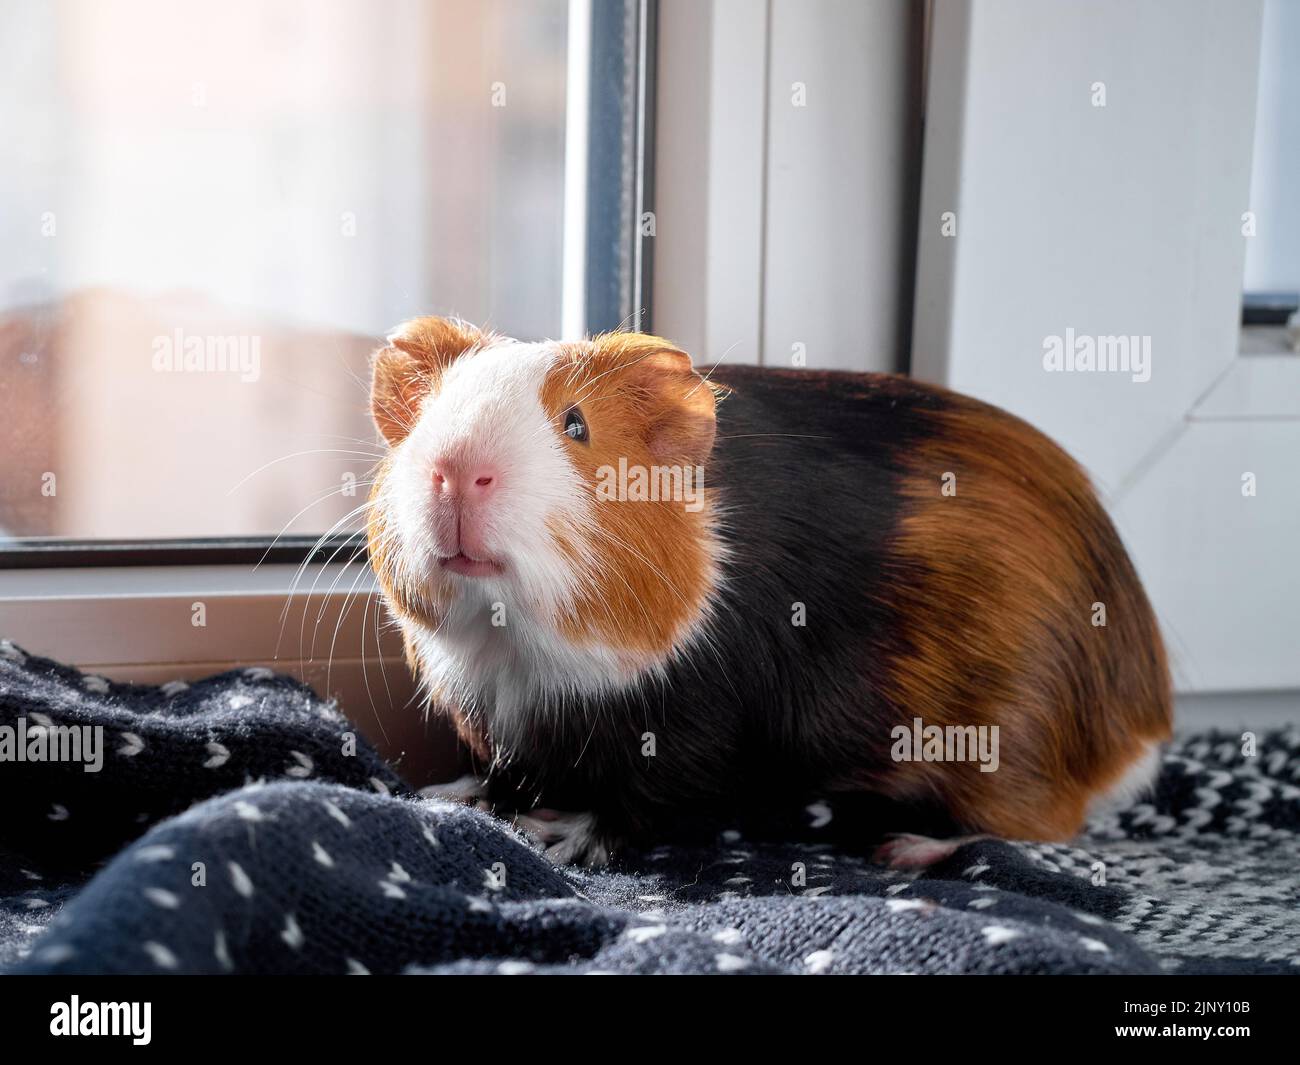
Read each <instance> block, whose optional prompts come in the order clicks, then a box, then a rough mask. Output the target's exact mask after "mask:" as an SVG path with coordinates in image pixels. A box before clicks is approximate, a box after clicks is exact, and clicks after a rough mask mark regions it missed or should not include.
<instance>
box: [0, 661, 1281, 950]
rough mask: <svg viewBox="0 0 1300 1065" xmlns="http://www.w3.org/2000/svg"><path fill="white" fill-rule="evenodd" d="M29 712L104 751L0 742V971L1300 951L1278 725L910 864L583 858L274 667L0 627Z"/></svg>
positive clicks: (1186, 750) (745, 846) (1207, 739)
mask: <svg viewBox="0 0 1300 1065" xmlns="http://www.w3.org/2000/svg"><path fill="white" fill-rule="evenodd" d="M20 718H22V719H24V722H23V727H24V728H25V729H26V730H28V735H30V730H31V729H33V728H35V729H42V728H58V727H61V726H68V725H88V726H91V727H93V726H96V725H98V726H102V727H103V729H104V733H103V735H104V742H105V753H104V760H103V766H102V769H101V770H100V771H99V772H96V773H87V772H85V771H84V767H83V765H82V764H81V763H77V762H32V761H24V762H17V761H6V762H0V802H2V803H3V810H4V817H3V818H2V819H0V896H2V898H0V966H3V968H4V970H5V971H8V972H15V973H23V972H46V973H48V972H76V973H126V972H150V973H153V972H210V973H221V972H236V973H337V974H344V973H366V972H369V973H397V972H411V973H419V972H443V973H529V972H534V973H543V972H556V973H590V972H612V973H638V972H639V973H664V972H722V973H808V974H817V973H845V972H854V973H888V972H911V973H930V972H935V973H938V972H942V973H1000V972H1005V973H1057V972H1072V973H1079V972H1097V973H1107V972H1158V971H1161V970H1174V971H1183V972H1217V971H1225V972H1300V968H1298V966H1300V917H1297V913H1298V912H1300V911H1298V909H1297V902H1300V849H1297V845H1296V843H1297V839H1300V836H1298V835H1297V830H1298V829H1300V788H1297V787H1296V786H1295V783H1294V782H1295V780H1296V778H1297V770H1298V769H1300V734H1297V733H1296V732H1294V731H1291V732H1278V733H1274V734H1269V735H1267V736H1263V737H1260V740H1259V750H1260V753H1259V754H1258V755H1257V756H1255V757H1254V758H1253V759H1252V760H1250V761H1249V762H1244V761H1243V760H1242V758H1241V755H1240V751H1239V746H1240V745H1239V743H1238V742H1237V738H1235V737H1234V738H1229V737H1222V736H1201V737H1192V738H1189V739H1187V740H1185V741H1183V742H1182V743H1181V744H1178V745H1176V746H1175V748H1174V749H1173V751H1171V752H1170V753H1169V754H1168V755H1167V757H1166V763H1165V767H1164V773H1163V776H1162V779H1161V785H1160V788H1159V790H1158V792H1157V795H1156V797H1155V799H1154V800H1153V801H1152V802H1151V803H1147V804H1143V805H1139V806H1135V807H1133V808H1131V809H1129V810H1127V811H1124V812H1122V813H1120V814H1116V815H1114V816H1113V817H1112V818H1110V819H1109V820H1106V821H1103V822H1100V823H1095V824H1094V825H1093V826H1092V827H1091V829H1090V834H1089V835H1088V836H1086V837H1084V838H1083V839H1082V840H1080V841H1078V842H1077V843H1076V845H1074V846H1071V847H1053V846H1044V845H1037V846H1030V845H1022V844H1010V843H1002V842H993V841H981V842H975V843H971V844H968V845H967V846H965V847H963V848H961V849H960V850H959V851H957V853H956V854H954V855H953V856H952V857H951V858H950V859H948V860H947V861H945V862H943V863H942V864H940V865H939V866H937V867H935V868H933V869H931V870H930V871H928V872H927V873H926V874H925V875H922V876H916V875H914V874H905V873H899V872H895V871H891V870H886V869H882V868H879V867H877V866H874V865H872V864H871V863H870V862H869V861H868V860H867V859H866V858H865V857H864V856H863V855H859V854H853V853H846V852H844V851H843V850H839V849H837V848H836V847H834V846H833V845H831V844H830V843H828V842H819V841H818V839H817V835H816V832H815V830H810V831H811V832H812V834H811V836H810V837H809V836H805V837H803V838H800V839H799V840H798V841H797V842H762V843H759V842H753V841H750V840H746V839H744V838H741V837H740V835H739V834H738V833H737V832H734V831H732V832H725V833H723V834H722V835H721V836H719V838H718V839H717V840H716V841H715V842H713V843H712V844H710V845H707V846H702V845H693V846H689V847H687V846H679V847H669V846H664V847H661V848H659V849H657V850H653V851H650V852H648V853H644V854H634V855H628V856H625V857H624V858H623V859H622V860H621V862H620V864H619V865H618V866H617V867H616V868H615V869H614V870H612V871H606V872H601V873H589V872H582V871H576V870H572V869H562V868H556V867H555V866H553V865H551V864H550V862H548V861H547V859H546V858H544V857H543V856H542V855H541V854H540V853H538V852H537V851H536V850H535V849H534V848H533V847H532V846H530V844H529V843H528V842H527V841H526V840H525V839H524V837H522V836H521V835H519V834H518V833H516V832H515V831H514V830H513V829H512V828H511V827H510V826H509V825H507V824H505V823H503V822H501V821H499V820H497V819H495V818H493V817H491V816H489V815H488V814H485V813H481V812H478V811H475V810H472V809H469V808H466V807H462V806H457V805H453V804H450V803H446V802H442V801H435V800H425V799H422V798H420V797H419V796H417V795H413V794H412V793H411V792H410V791H409V790H408V789H406V788H405V787H404V786H403V784H402V782H401V781H400V780H399V779H398V777H397V776H396V775H395V774H394V773H393V772H392V771H391V769H389V768H388V767H387V766H386V765H384V763H383V762H382V761H381V759H380V758H379V757H378V756H377V755H376V754H375V753H374V752H373V751H372V750H371V749H370V748H369V747H367V746H366V745H365V744H364V742H362V741H359V740H358V742H357V744H356V747H355V752H354V753H353V752H352V748H351V746H350V744H349V743H348V742H347V736H348V734H349V733H350V732H351V729H350V726H349V724H348V723H347V721H346V720H345V719H344V718H343V717H342V716H341V715H340V714H339V713H338V712H337V711H336V710H335V709H334V708H333V707H332V706H330V705H328V704H326V703H324V702H322V701H321V700H320V699H319V698H317V697H316V696H315V695H314V694H313V693H312V692H311V691H310V690H308V689H306V688H304V687H302V686H300V685H298V684H296V683H295V682H293V681H291V680H289V679H287V678H284V677H280V676H276V675H274V674H271V673H269V672H267V671H264V670H251V671H237V672H232V673H226V674H223V675H221V676H219V677H213V678H210V679H208V680H205V681H202V682H199V683H195V684H192V685H188V686H182V685H169V686H166V687H165V688H152V687H135V686H127V685H117V684H110V683H108V682H106V681H103V680H102V679H101V678H94V677H87V676H84V675H82V674H80V673H78V672H77V671H75V670H71V669H68V668H66V667H63V666H59V665H57V664H56V663H53V662H50V661H48V660H45V659H40V658H36V657H33V656H30V655H27V654H25V653H24V652H23V651H22V650H21V649H19V648H17V647H15V646H13V645H12V644H8V643H0V727H6V726H7V727H10V728H17V727H18V719H20ZM833 816H834V810H833V809H832V808H831V807H829V806H824V805H819V806H818V807H817V808H816V809H815V810H813V812H812V813H811V814H810V816H809V818H808V820H809V821H810V822H812V823H814V824H824V823H825V822H827V821H828V819H831V818H833ZM1233 884H1235V885H1236V887H1235V888H1234V887H1233V886H1232V885H1233ZM1234 891H1235V892H1236V894H1235V895H1234Z"/></svg>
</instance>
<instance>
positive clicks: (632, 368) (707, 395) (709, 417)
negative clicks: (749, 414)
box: [627, 348, 723, 466]
mask: <svg viewBox="0 0 1300 1065" xmlns="http://www.w3.org/2000/svg"><path fill="white" fill-rule="evenodd" d="M627 372H628V377H629V380H630V382H631V383H632V384H633V385H634V387H636V388H637V389H638V390H644V391H645V392H646V393H648V394H649V404H648V406H647V410H648V411H649V425H648V434H647V440H646V443H647V445H648V447H649V449H650V454H651V455H652V456H653V457H654V459H655V461H656V462H659V463H662V464H663V465H666V466H667V465H678V464H682V465H690V466H702V465H703V464H704V462H705V461H706V460H707V459H708V457H709V454H710V453H711V452H712V451H713V438H714V435H715V434H716V432H717V418H716V408H717V400H718V396H719V395H720V394H722V392H723V390H722V389H720V388H718V387H716V386H715V385H713V383H712V382H710V381H707V380H705V378H703V377H701V376H700V375H699V374H698V373H696V372H695V368H694V366H693V365H692V364H691V357H690V356H689V355H687V354H686V353H685V352H684V351H677V350H676V349H673V348H661V349H659V350H657V351H652V352H650V353H649V354H647V355H643V356H638V357H637V358H636V360H635V361H634V362H632V363H631V364H630V365H629V367H628V370H627Z"/></svg>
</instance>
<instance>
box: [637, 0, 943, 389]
mask: <svg viewBox="0 0 1300 1065" xmlns="http://www.w3.org/2000/svg"><path fill="white" fill-rule="evenodd" d="M917 12H918V9H917V8H916V7H915V5H913V4H911V3H910V2H909V0H876V2H872V3H861V2H860V0H802V2H795V0H714V2H713V3H701V2H698V0H664V2H663V3H661V5H660V16H659V17H660V25H659V42H660V43H659V59H660V67H659V72H658V85H659V91H658V100H657V104H658V115H657V124H658V143H657V145H656V184H657V188H656V208H657V211H656V213H657V222H658V227H657V236H656V238H655V239H656V246H655V252H656V256H655V278H654V282H655V306H654V321H655V329H656V331H657V332H659V333H662V334H664V335H666V336H670V337H672V338H673V339H674V340H676V341H677V342H678V343H680V344H681V345H682V346H683V347H685V348H686V349H687V350H689V351H691V353H692V354H693V355H694V356H695V357H696V358H697V359H699V360H701V361H706V362H712V361H716V360H720V359H725V360H726V361H730V362H760V361H761V362H763V363H765V364H767V365H781V366H789V365H791V364H792V357H793V353H794V350H795V345H801V346H802V349H801V350H802V352H803V356H804V358H805V359H806V365H808V366H810V367H837V368H844V369H857V370H892V369H896V368H898V366H899V365H900V364H901V359H902V356H903V350H904V348H905V345H906V338H907V334H908V330H909V328H910V322H909V321H908V315H907V306H908V297H909V294H910V289H911V284H910V273H911V269H910V262H911V258H910V254H911V248H912V242H913V232H912V218H913V215H914V206H913V202H912V201H913V197H914V184H913V180H914V175H913V172H912V165H913V163H914V154H915V148H916V144H915V134H916V128H917V118H918V115H917V108H918V105H919V101H918V99H917V92H916V89H917V84H918V82H917V77H916V73H917V63H918V62H919V46H918V45H919V42H918V41H917V39H916V36H915V35H916V33H917V30H918V22H917ZM800 86H802V88H800Z"/></svg>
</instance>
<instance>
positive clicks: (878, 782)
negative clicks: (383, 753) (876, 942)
mask: <svg viewBox="0 0 1300 1065" xmlns="http://www.w3.org/2000/svg"><path fill="white" fill-rule="evenodd" d="M371 400H372V413H373V416H374V419H375V422H376V424H377V426H378V428H379V430H380V432H381V433H382V435H383V437H384V439H385V440H386V441H387V444H388V452H387V455H386V457H385V458H384V460H383V461H382V462H381V464H380V467H379V469H378V471H377V475H376V480H375V484H374V488H373V493H372V496H371V499H370V506H369V513H368V519H367V535H368V544H369V554H370V560H371V564H372V566H373V568H374V572H375V574H376V575H377V579H378V582H379V584H380V586H381V587H382V591H383V594H384V597H385V599H386V602H387V605H388V607H389V609H390V611H391V613H392V615H393V616H394V617H395V618H396V619H397V621H398V623H399V624H400V627H401V630H402V633H403V636H404V641H405V648H406V654H407V659H408V661H409V663H410V665H411V667H412V669H413V670H414V671H415V673H416V674H417V675H418V678H419V681H420V683H421V686H422V690H423V692H424V694H425V695H426V696H427V699H428V702H429V705H430V706H431V707H432V708H433V709H434V711H435V712H437V713H440V714H445V715H448V716H449V717H450V718H451V720H452V721H453V722H454V724H455V727H456V730H457V733H458V735H459V736H460V737H461V739H462V740H463V742H464V744H465V745H466V746H467V748H468V750H469V752H470V753H471V757H472V759H473V763H474V766H475V773H474V774H473V776H472V779H466V780H462V781H461V782H458V784H457V785H456V786H455V787H453V788H452V789H451V792H452V793H453V794H456V795H457V796H458V797H461V798H464V799H470V800H478V801H480V802H481V803H485V804H486V805H487V806H489V807H490V808H492V809H495V810H497V811H499V812H503V813H506V814H508V815H510V816H515V817H517V819H518V823H519V824H520V825H521V826H522V827H524V828H526V829H528V830H530V831H531V832H533V833H534V834H535V835H537V836H539V837H540V838H541V839H542V841H543V842H544V843H546V844H548V845H549V846H548V851H547V853H548V854H550V855H551V856H552V857H553V858H554V859H556V860H557V861H574V862H582V863H587V864H600V863H603V862H605V861H606V860H608V858H609V856H610V855H611V854H612V853H613V852H615V851H616V849H617V848H619V847H621V846H637V847H640V846H645V845H648V844H653V843H656V842H659V841H661V840H663V839H664V838H666V837H669V836H671V835H672V833H674V832H675V831H677V830H678V829H679V828H681V827H682V826H683V825H686V824H689V823H691V822H692V820H693V819H697V818H701V817H718V818H724V819H725V818H726V817H728V816H730V815H731V814H732V813H736V812H739V811H743V810H744V809H747V808H749V806H750V805H751V804H753V803H755V802H757V801H759V800H760V799H761V800H764V801H770V800H772V799H773V798H781V799H789V800H790V801H792V802H806V803H807V802H812V801H813V800H814V799H815V798H817V797H828V798H834V797H837V796H839V797H843V798H844V799H845V800H846V801H851V799H852V797H854V796H876V797H881V798H883V799H885V800H890V801H896V802H898V803H900V804H905V805H908V806H910V807H913V808H918V809H927V810H933V811H934V812H935V813H936V814H939V815H942V823H944V824H950V825H952V826H953V830H954V832H955V833H957V834H958V838H960V835H959V834H960V833H969V834H981V835H984V834H987V835H993V836H998V837H1006V838H1017V839H1030V840H1065V839H1067V838H1069V837H1070V836H1072V835H1074V834H1075V833H1076V832H1078V830H1079V829H1080V828H1081V826H1082V824H1083V822H1084V820H1085V817H1086V816H1087V815H1088V813H1089V811H1090V810H1092V809H1095V808H1096V806H1097V804H1098V802H1104V801H1105V800H1106V799H1107V797H1111V798H1113V797H1114V796H1115V795H1117V794H1121V793H1123V794H1130V793H1133V792H1135V791H1136V790H1138V789H1140V788H1141V787H1142V786H1144V784H1146V783H1148V782H1149V780H1150V778H1151V776H1152V774H1153V772H1154V770H1155V767H1156V764H1157V761H1158V753H1159V744H1160V743H1161V742H1162V741H1163V740H1165V739H1167V738H1168V736H1169V734H1170V723H1171V692H1170V679H1169V673H1168V667H1167V664H1166V660H1165V653H1164V650H1163V647H1162V644H1161V640H1160V635H1159V632H1158V629H1157V626H1156V623H1155V620H1154V618H1153V615H1152V610H1151V607H1150V605H1149V603H1148V602H1147V598H1146V596H1145V594H1144V592H1143V589H1142V586H1141V584H1140V582H1139V580H1138V578H1137V575H1136V573H1135V571H1134V568H1133V566H1132V564H1131V563H1130V561H1129V558H1128V556H1127V554H1126V553H1125V550H1124V547H1123V545H1122V543H1121V541H1120V538H1119V536H1118V535H1117V533H1116V531H1115V529H1114V527H1113V526H1112V524H1111V522H1110V520H1109V519H1108V518H1107V515H1106V513H1105V511H1104V510H1103V508H1102V506H1101V504H1100V503H1099V501H1098V499H1097V497H1096V495H1095V494H1094V492H1093V490H1092V488H1091V487H1090V485H1089V482H1088V479H1087V477H1086V475H1085V474H1084V473H1083V471H1082V470H1081V469H1080V467H1079V466H1078V465H1077V464H1076V463H1075V462H1074V461H1073V460H1072V459H1071V458H1070V457H1069V456H1068V455H1066V454H1065V452H1063V451H1062V450H1061V449H1060V448H1059V447H1057V446H1056V445H1055V444H1053V443H1052V442H1051V441H1050V440H1049V439H1047V437H1045V436H1044V435H1043V434H1041V433H1039V432H1038V431H1037V430H1035V429H1033V428H1032V427H1030V426H1029V425H1027V424H1026V423H1025V422H1023V421H1021V420H1019V419H1018V418H1015V417H1013V416H1012V415H1010V414H1008V413H1006V412H1004V411H1001V410H999V409H997V408H995V407H992V406H989V405H988V404H985V403H981V402H978V401H976V400H974V399H970V398H966V397H964V396H960V395H957V394H955V393H953V392H949V391H946V390H944V389H942V388H937V387H933V386H930V385H927V384H923V383H921V382H918V381H915V380H912V379H909V378H907V377H902V376H895V375H887V374H859V373H839V372H835V373H827V372H810V371H801V370H776V369H762V368H750V367H738V366H735V367H730V366H729V367H724V366H717V367H714V368H713V369H711V370H709V371H708V372H707V373H705V374H701V373H700V372H697V370H696V369H695V368H694V367H693V365H692V361H691V358H690V357H689V356H688V355H687V354H685V353H683V352H682V351H680V350H678V349H677V348H676V347H674V346H673V344H671V343H670V342H669V341H667V340H663V339H660V338H658V337H653V336H647V335H642V334H637V333H611V334H605V335H602V336H598V337H596V338H594V339H592V340H586V341H580V342H573V343H566V342H545V343H523V342H519V341H516V340H512V339H509V338H507V337H504V336H499V335H496V334H494V333H490V332H484V331H480V330H478V329H476V328H474V327H473V326H470V325H468V324H466V323H464V322H461V321H458V320H449V319H444V318H434V317H427V318H418V319H415V320H413V321H410V322H407V323H406V324H404V325H403V326H401V327H400V328H399V329H398V330H397V331H396V332H395V333H394V334H393V335H392V336H390V337H389V338H388V343H387V346H386V347H384V348H382V349H381V350H380V351H378V352H377V353H376V354H375V357H374V361H373V379H372V391H371ZM989 736H992V737H993V741H994V743H993V745H992V746H993V749H994V752H995V759H994V760H992V764H991V765H990V759H989V758H986V757H983V755H984V754H986V753H988V752H987V749H986V748H987V747H989V746H990V745H989V744H986V743H985V740H986V738H987V737H989ZM913 740H915V741H916V742H913ZM954 741H955V743H954ZM963 748H964V750H965V755H964V756H962V754H961V750H960V749H963ZM977 748H978V749H979V750H980V752H981V756H980V757H978V758H977V757H975V754H974V752H975V751H976V749H977ZM954 752H956V753H954ZM927 843H928V841H927V840H925V839H924V838H921V837H903V838H902V840H901V841H899V840H896V841H895V842H894V843H893V844H891V845H887V847H886V850H885V852H884V856H885V857H886V858H889V859H891V860H894V861H895V862H896V863H898V864H909V863H910V864H924V863H925V862H926V861H929V860H933V859H934V858H935V857H937V856H939V855H941V854H944V853H949V852H950V849H949V850H944V849H943V847H942V845H937V846H938V849H936V847H935V846H930V847H928V848H927ZM890 846H892V847H893V849H892V850H890V849H889V848H890Z"/></svg>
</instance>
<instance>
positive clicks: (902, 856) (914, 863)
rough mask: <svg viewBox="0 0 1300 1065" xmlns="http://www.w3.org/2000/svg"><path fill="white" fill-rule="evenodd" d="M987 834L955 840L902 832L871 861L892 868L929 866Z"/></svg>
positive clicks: (883, 844)
mask: <svg viewBox="0 0 1300 1065" xmlns="http://www.w3.org/2000/svg"><path fill="white" fill-rule="evenodd" d="M987 838H988V837H987V836H957V837H956V838H954V839H931V838H930V837H929V836H917V835H913V834H912V833H910V832H899V833H898V834H897V835H893V836H890V837H889V841H888V842H887V843H882V844H881V845H880V846H879V847H877V848H876V849H875V851H874V852H872V855H871V860H872V861H873V862H875V863H876V864H877V865H887V866H889V867H890V868H891V869H928V868H929V867H930V866H932V865H938V864H939V863H940V862H942V861H944V860H945V859H947V858H951V857H952V856H953V855H954V854H955V853H956V852H957V850H958V848H960V847H964V846H966V844H967V843H974V842H975V841H976V840H978V839H987Z"/></svg>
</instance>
